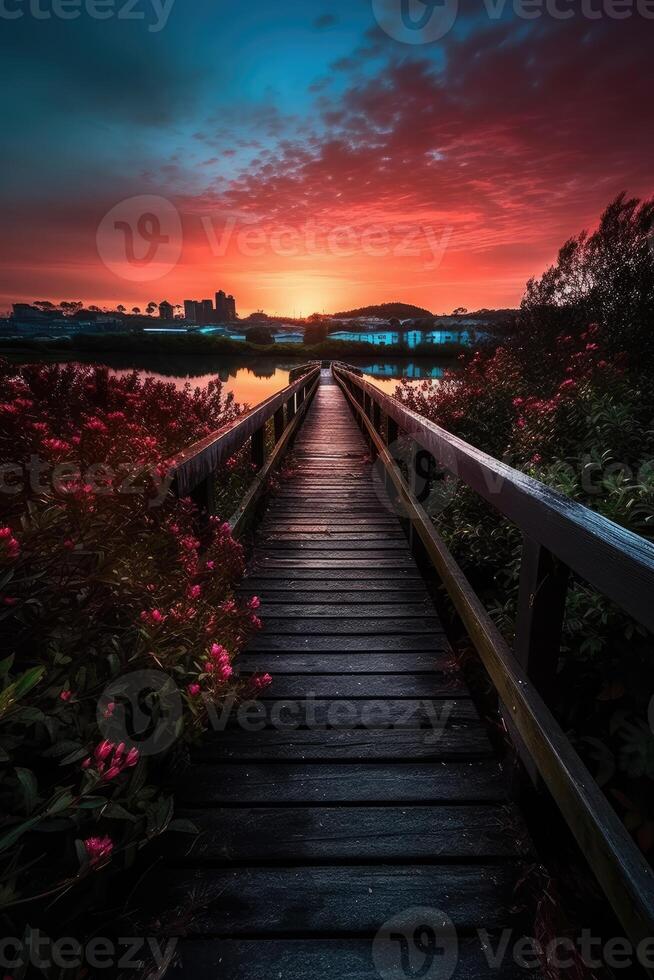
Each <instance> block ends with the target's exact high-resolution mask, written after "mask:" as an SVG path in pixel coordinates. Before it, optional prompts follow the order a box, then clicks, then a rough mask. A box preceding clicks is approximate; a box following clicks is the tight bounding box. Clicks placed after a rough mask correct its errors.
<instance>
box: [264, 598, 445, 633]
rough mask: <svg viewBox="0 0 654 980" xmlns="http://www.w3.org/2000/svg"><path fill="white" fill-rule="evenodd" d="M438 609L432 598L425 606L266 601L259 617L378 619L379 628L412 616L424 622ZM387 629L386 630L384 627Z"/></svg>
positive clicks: (412, 603)
mask: <svg viewBox="0 0 654 980" xmlns="http://www.w3.org/2000/svg"><path fill="white" fill-rule="evenodd" d="M433 610H434V606H433V603H432V602H431V600H430V599H429V597H428V596H426V597H425V598H424V599H423V600H422V602H395V603H382V604H380V605H376V604H374V603H372V602H371V601H370V599H369V598H366V600H365V605H364V604H362V602H361V599H360V598H359V600H358V601H355V602H350V603H345V602H342V603H324V602H308V603H296V602H277V603H269V602H268V600H267V597H266V596H264V597H263V602H262V605H261V609H260V610H259V615H260V616H261V617H263V619H264V620H266V621H268V619H272V620H275V619H279V617H280V616H285V617H288V618H289V619H294V618H295V619H306V618H316V619H344V618H347V619H370V618H372V619H374V620H375V622H377V624H378V626H379V620H380V619H394V620H397V619H401V618H402V619H407V618H409V617H411V616H416V617H421V618H424V616H425V615H429V613H432V615H433ZM381 628H382V629H383V627H381Z"/></svg>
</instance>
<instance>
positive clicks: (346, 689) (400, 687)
mask: <svg viewBox="0 0 654 980" xmlns="http://www.w3.org/2000/svg"><path fill="white" fill-rule="evenodd" d="M244 676H247V675H246V674H245V672H244ZM462 690H465V684H464V682H463V681H462V678H461V675H460V673H459V672H458V671H457V670H456V669H455V668H454V667H453V668H452V670H451V671H438V672H436V671H433V672H432V673H429V674H414V675H413V676H406V675H405V674H390V675H388V676H386V675H384V674H358V675H357V674H355V675H348V674H345V675H343V674H337V673H333V674H325V673H323V674H280V675H278V676H277V677H275V676H273V681H272V684H271V685H270V687H269V688H266V692H265V694H266V697H274V698H294V697H305V696H307V695H311V696H315V697H327V698H348V699H352V698H386V699H388V700H390V699H402V698H409V699H413V698H417V699H420V698H422V699H428V698H451V697H452V694H453V692H454V691H458V692H461V691H462Z"/></svg>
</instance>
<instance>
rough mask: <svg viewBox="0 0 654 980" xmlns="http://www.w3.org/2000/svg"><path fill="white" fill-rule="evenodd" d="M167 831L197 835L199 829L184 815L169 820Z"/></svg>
mask: <svg viewBox="0 0 654 980" xmlns="http://www.w3.org/2000/svg"><path fill="white" fill-rule="evenodd" d="M168 830H169V832H171V831H172V832H173V833H176V834H193V836H194V837H195V836H197V834H199V833H200V829H199V828H198V827H196V825H195V824H194V823H193V821H192V820H186V819H185V818H184V817H177V818H176V819H175V820H171V821H170V823H169V824H168Z"/></svg>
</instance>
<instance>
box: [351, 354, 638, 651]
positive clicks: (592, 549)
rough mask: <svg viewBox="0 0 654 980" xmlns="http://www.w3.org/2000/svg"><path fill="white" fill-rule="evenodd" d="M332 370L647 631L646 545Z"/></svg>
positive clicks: (361, 380)
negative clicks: (362, 392) (370, 399)
mask: <svg viewBox="0 0 654 980" xmlns="http://www.w3.org/2000/svg"><path fill="white" fill-rule="evenodd" d="M334 367H335V368H336V369H337V370H338V371H342V372H344V373H346V374H348V375H349V376H350V377H351V378H352V380H353V382H354V383H355V384H356V385H357V387H359V388H360V389H362V390H363V391H365V392H366V394H367V395H368V396H369V397H370V398H372V400H373V401H374V402H376V403H377V404H378V405H379V407H380V409H381V410H382V411H383V412H384V413H385V414H386V415H388V416H390V417H391V418H392V419H393V420H394V421H395V422H396V423H397V424H398V425H399V426H401V428H402V429H403V430H404V431H405V432H406V434H407V435H408V436H409V437H410V438H412V439H413V440H415V442H417V443H418V444H419V445H420V446H422V448H423V449H426V450H427V451H428V452H430V453H431V454H432V456H434V458H435V459H436V460H437V462H438V463H439V465H441V466H442V467H443V468H444V469H446V470H448V471H449V472H450V473H453V474H454V475H455V476H457V477H459V478H460V479H461V480H463V482H464V483H466V484H467V485H468V486H469V487H470V488H471V489H473V490H475V491H476V493H478V494H479V496H481V497H483V498H484V500H486V501H487V502H488V503H490V504H491V505H492V506H493V507H495V509H496V510H498V511H499V512H500V513H501V514H503V515H504V516H505V517H507V518H508V519H509V520H511V521H512V522H513V523H514V524H516V525H517V526H518V527H519V528H520V529H521V530H522V531H523V532H525V533H526V534H528V535H529V536H530V537H531V538H533V539H534V540H536V541H538V542H539V543H540V544H542V545H543V546H544V547H546V548H547V549H548V550H549V551H550V552H552V554H554V555H556V557H557V558H559V559H560V560H561V561H562V562H564V563H565V565H567V566H568V567H569V568H570V569H572V570H573V571H574V572H576V573H577V574H578V575H579V576H580V577H581V578H582V579H584V580H585V581H586V582H588V583H589V584H590V585H592V586H594V587H595V588H596V589H597V590H598V591H599V592H601V593H602V594H603V595H604V596H606V597H607V598H609V599H611V600H612V601H614V602H616V603H617V604H618V605H619V606H621V607H622V609H624V610H625V611H626V612H628V613H629V614H630V615H631V616H633V618H634V619H636V620H637V621H638V622H639V623H641V624H642V625H643V626H645V627H646V628H647V629H649V630H651V631H652V632H654V601H652V597H653V596H654V544H653V543H652V542H650V541H648V540H647V539H646V538H643V537H641V536H640V535H638V534H635V533H634V532H633V531H629V530H628V529H627V528H624V527H621V526H620V525H619V524H616V523H615V522H614V521H611V520H610V519H609V518H607V517H604V516H603V515H601V514H598V513H597V512H596V511H593V510H591V509H590V508H589V507H585V506H584V505H583V504H580V503H578V502H577V501H574V500H571V499H570V498H569V497H566V496H564V495H563V494H561V493H559V492H558V491H556V490H553V489H552V488H551V487H548V486H546V484H544V483H541V482H540V481H539V480H535V479H534V478H533V477H531V476H528V475H527V474H526V473H522V472H521V471H520V470H516V469H514V468H513V467H511V466H508V465H507V464H506V463H502V462H501V461H500V460H498V459H495V457H493V456H490V455H489V454H488V453H485V452H483V451H482V450H481V449H477V448H476V447H475V446H472V445H471V444H470V443H468V442H465V440H463V439H460V438H459V437H458V436H454V435H452V433H450V432H448V431H447V430H446V429H443V428H441V426H439V425H436V424H435V423H434V422H430V421H428V420H427V419H425V418H423V417H422V416H421V415H418V413H417V412H414V411H413V410H412V409H409V408H406V407H405V406H404V405H402V404H401V403H400V402H398V401H397V400H396V399H395V398H392V397H391V396H390V395H387V394H385V393H384V392H382V391H380V389H379V388H377V387H376V386H375V385H373V384H371V383H370V382H369V381H366V380H365V378H363V377H361V376H360V375H359V373H358V372H357V370H356V368H354V369H353V368H352V367H351V366H350V365H347V364H343V363H341V362H334Z"/></svg>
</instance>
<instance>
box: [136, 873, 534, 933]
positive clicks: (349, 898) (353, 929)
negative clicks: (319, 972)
mask: <svg viewBox="0 0 654 980" xmlns="http://www.w3.org/2000/svg"><path fill="white" fill-rule="evenodd" d="M520 874H521V869H520V867H513V866H512V865H507V864H506V863H503V864H497V865H493V864H483V865H475V864H471V865H464V866H457V865H447V864H445V865H436V866H429V865H428V866H425V865H420V864H409V865H405V866H399V867H395V866H393V865H389V866H382V867H378V866H370V865H362V866H347V867H333V868H332V867H312V868H237V869H234V870H229V869H199V870H197V871H187V870H183V869H182V870H179V871H174V870H172V871H170V872H169V873H168V875H167V878H166V879H164V881H162V882H161V883H160V884H159V886H158V887H157V883H156V882H153V885H154V887H155V888H156V891H157V895H159V896H161V898H162V899H163V896H164V893H167V898H168V901H167V903H166V904H167V905H168V906H169V907H170V908H171V910H172V909H173V908H175V909H176V910H177V914H176V915H175V916H171V917H168V918H167V921H168V923H169V929H170V932H169V935H178V934H180V933H183V934H184V935H186V936H192V935H195V936H202V935H205V936H207V935H210V936H219V935H221V934H229V935H231V936H238V935H248V934H250V935H251V934H252V933H253V932H254V931H256V933H257V934H258V935H276V934H277V935H278V934H280V933H281V934H288V935H291V936H301V935H302V934H307V933H309V934H311V935H316V934H327V935H329V934H330V933H332V934H333V933H334V932H337V933H345V934H348V933H349V934H350V935H352V934H354V935H356V934H367V935H370V936H374V935H375V934H376V933H377V931H378V929H379V928H380V926H381V925H382V924H383V923H384V922H386V920H387V919H389V918H391V917H392V916H394V915H397V914H398V913H399V912H402V911H404V910H406V909H409V908H415V907H417V906H428V907H430V908H437V909H441V910H442V911H444V912H445V913H446V914H447V915H449V916H450V918H451V919H452V921H453V922H454V925H455V926H456V927H457V929H473V928H475V927H476V926H480V925H481V926H484V927H485V928H487V929H494V928H502V927H504V926H506V925H507V924H510V923H511V922H512V921H513V917H512V914H511V909H512V906H513V905H514V902H515V896H514V889H515V886H516V884H517V881H518V879H519V877H520ZM164 890H165V892H164ZM187 909H188V910H189V911H190V910H191V909H192V910H193V916H192V917H190V916H189V915H188V913H187V912H186V911H185V910H187Z"/></svg>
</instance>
